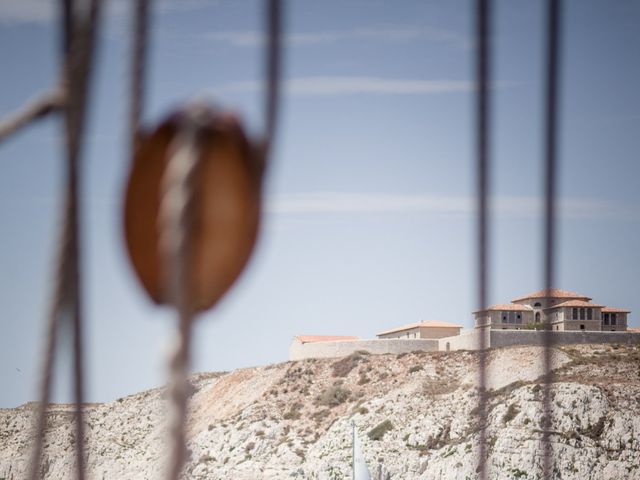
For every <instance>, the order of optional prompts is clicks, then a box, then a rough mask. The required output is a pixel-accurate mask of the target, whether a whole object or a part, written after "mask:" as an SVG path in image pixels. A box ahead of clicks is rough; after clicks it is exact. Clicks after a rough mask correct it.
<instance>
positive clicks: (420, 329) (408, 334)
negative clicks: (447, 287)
mask: <svg viewBox="0 0 640 480" xmlns="http://www.w3.org/2000/svg"><path fill="white" fill-rule="evenodd" d="M461 328H462V325H456V324H455V323H449V322H442V321H440V320H424V321H422V322H417V323H410V324H408V325H403V326H402V327H396V328H392V329H390V330H385V331H384V332H380V333H377V334H376V336H377V337H378V338H380V339H382V338H444V337H452V336H454V335H460V329H461Z"/></svg>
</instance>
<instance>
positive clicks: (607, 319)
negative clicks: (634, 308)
mask: <svg viewBox="0 0 640 480" xmlns="http://www.w3.org/2000/svg"><path fill="white" fill-rule="evenodd" d="M604 324H605V325H609V314H608V313H605V314H604Z"/></svg>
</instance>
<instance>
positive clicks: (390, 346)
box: [289, 338, 439, 360]
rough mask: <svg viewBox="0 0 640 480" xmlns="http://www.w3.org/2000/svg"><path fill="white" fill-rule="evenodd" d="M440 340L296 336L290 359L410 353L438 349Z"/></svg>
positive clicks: (290, 349) (292, 344)
mask: <svg viewBox="0 0 640 480" xmlns="http://www.w3.org/2000/svg"><path fill="white" fill-rule="evenodd" d="M438 342H439V341H438V340H435V339H420V338H416V339H413V338H410V339H407V338H405V339H378V340H342V341H334V342H310V343H301V342H300V341H299V340H297V339H295V338H294V340H293V342H291V346H290V347H289V360H302V359H304V358H333V357H346V356H347V355H351V354H352V353H354V352H357V351H358V350H366V351H367V352H369V353H373V354H384V353H393V354H398V353H410V352H413V351H415V350H425V351H437V350H438V346H439V343H438Z"/></svg>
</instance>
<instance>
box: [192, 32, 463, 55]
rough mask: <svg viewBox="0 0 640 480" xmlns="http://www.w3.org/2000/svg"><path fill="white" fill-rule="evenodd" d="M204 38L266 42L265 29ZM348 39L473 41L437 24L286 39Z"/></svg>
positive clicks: (294, 42) (239, 43) (295, 42)
mask: <svg viewBox="0 0 640 480" xmlns="http://www.w3.org/2000/svg"><path fill="white" fill-rule="evenodd" d="M204 38H205V39H207V40H209V41H212V42H215V43H223V44H226V45H229V46H233V47H259V46H261V45H263V43H264V40H265V38H264V33H263V32H260V31H254V30H228V31H222V32H209V33H207V34H205V35H204ZM345 40H347V41H348V40H352V41H380V42H384V43H406V42H412V41H416V40H427V41H433V42H439V43H449V44H452V45H454V46H456V47H459V48H465V49H466V48H469V47H470V46H471V41H470V40H469V38H468V37H466V36H465V35H461V34H459V33H457V32H452V31H448V30H443V29H439V28H434V27H414V26H393V27H360V28H354V29H352V30H343V31H320V32H300V33H290V34H288V35H285V37H284V42H285V44H286V45H288V46H290V47H300V46H313V45H326V44H332V43H338V42H342V41H345Z"/></svg>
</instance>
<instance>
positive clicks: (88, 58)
mask: <svg viewBox="0 0 640 480" xmlns="http://www.w3.org/2000/svg"><path fill="white" fill-rule="evenodd" d="M61 11H62V15H61V17H62V26H63V41H62V51H63V83H64V86H65V90H66V91H67V92H69V94H68V95H67V98H66V104H65V112H64V113H65V136H64V138H65V146H66V153H67V172H66V188H65V199H64V219H63V228H62V238H61V241H60V247H59V252H58V266H57V277H56V281H55V286H54V294H53V300H52V303H51V309H50V313H49V318H48V322H47V340H46V346H45V354H44V365H43V369H42V379H41V385H40V403H39V406H38V410H37V413H36V420H35V438H34V446H33V454H32V455H33V456H32V463H31V468H30V471H29V478H30V479H31V480H35V479H36V478H38V477H39V473H40V457H41V454H42V443H43V438H44V434H45V430H46V412H47V406H48V403H49V399H50V395H51V384H52V369H53V362H54V361H55V351H56V335H57V331H58V330H59V329H60V327H61V321H62V320H65V321H67V322H70V326H71V328H72V332H73V340H72V345H73V377H74V392H73V394H74V403H75V409H74V423H75V455H76V477H77V478H78V480H83V479H84V423H83V418H82V405H83V403H84V382H83V379H84V374H83V337H82V324H83V322H82V302H81V299H82V297H81V292H80V285H81V276H80V271H81V269H80V241H79V237H80V209H79V183H80V172H79V170H80V158H81V147H82V139H83V134H84V124H85V114H86V100H87V90H88V84H89V77H90V73H91V67H92V63H93V53H94V43H95V35H96V30H97V28H96V27H97V22H98V17H99V12H100V0H91V1H90V2H89V4H88V8H87V9H85V10H83V18H82V19H81V21H80V22H77V21H76V20H77V19H76V16H78V15H79V14H78V9H77V8H76V4H75V2H74V1H72V0H62V1H61Z"/></svg>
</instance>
